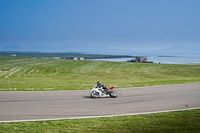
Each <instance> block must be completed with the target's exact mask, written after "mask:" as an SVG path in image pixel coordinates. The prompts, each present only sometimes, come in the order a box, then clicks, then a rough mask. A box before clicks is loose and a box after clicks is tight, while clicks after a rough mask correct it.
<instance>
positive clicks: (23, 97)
mask: <svg viewBox="0 0 200 133" xmlns="http://www.w3.org/2000/svg"><path fill="white" fill-rule="evenodd" d="M116 91H117V92H118V94H119V96H118V97H117V98H110V97H104V98H98V99H93V98H90V96H89V95H90V90H80V91H79V90H78V91H51V92H50V91H44V92H0V122H6V121H26V120H27V121H28V120H40V119H69V118H79V117H92V116H97V117H98V116H109V115H110V116H112V115H122V114H133V113H144V112H154V111H165V110H177V109H187V108H196V107H200V83H193V84H181V85H166V86H151V87H135V88H120V89H116Z"/></svg>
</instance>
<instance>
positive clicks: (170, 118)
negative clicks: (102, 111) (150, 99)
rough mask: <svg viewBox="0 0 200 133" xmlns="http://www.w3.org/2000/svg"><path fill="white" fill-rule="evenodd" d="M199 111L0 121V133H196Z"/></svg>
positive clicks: (198, 125) (198, 123)
mask: <svg viewBox="0 0 200 133" xmlns="http://www.w3.org/2000/svg"><path fill="white" fill-rule="evenodd" d="M199 116H200V110H199V109H197V110H187V111H178V112H169V113H158V114H149V115H137V116H121V117H111V118H92V119H74V120H59V121H38V122H18V123H0V132H2V133H7V132H9V133H12V132H24V133H25V132H37V133H57V132H69V133H72V132H81V133H94V132H98V133H99V132H102V133H105V132H107V133H130V132H141V133H143V132H145V133H155V132H167V133H168V132H173V133H174V132H181V133H184V132H185V133H186V132H187V133H188V132H191V133H199V131H200V117H199Z"/></svg>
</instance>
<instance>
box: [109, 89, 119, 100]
mask: <svg viewBox="0 0 200 133" xmlns="http://www.w3.org/2000/svg"><path fill="white" fill-rule="evenodd" d="M109 95H110V97H112V98H116V97H117V96H118V94H117V92H116V91H115V90H111V91H110V92H109Z"/></svg>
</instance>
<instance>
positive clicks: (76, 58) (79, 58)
mask: <svg viewBox="0 0 200 133" xmlns="http://www.w3.org/2000/svg"><path fill="white" fill-rule="evenodd" d="M74 60H84V57H74Z"/></svg>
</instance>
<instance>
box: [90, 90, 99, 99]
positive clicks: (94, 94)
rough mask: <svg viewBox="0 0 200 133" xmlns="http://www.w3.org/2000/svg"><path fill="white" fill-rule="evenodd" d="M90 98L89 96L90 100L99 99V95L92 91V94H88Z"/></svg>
mask: <svg viewBox="0 0 200 133" xmlns="http://www.w3.org/2000/svg"><path fill="white" fill-rule="evenodd" d="M90 96H91V97H92V98H99V93H98V92H96V91H92V92H91V93H90Z"/></svg>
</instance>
